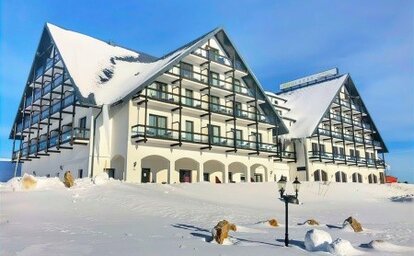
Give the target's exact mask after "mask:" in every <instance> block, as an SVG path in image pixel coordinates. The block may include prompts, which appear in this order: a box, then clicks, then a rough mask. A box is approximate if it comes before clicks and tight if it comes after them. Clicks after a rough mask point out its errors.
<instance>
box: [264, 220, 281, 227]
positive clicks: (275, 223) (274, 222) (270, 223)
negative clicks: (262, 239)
mask: <svg viewBox="0 0 414 256" xmlns="http://www.w3.org/2000/svg"><path fill="white" fill-rule="evenodd" d="M267 222H268V223H269V225H270V226H272V227H278V226H279V224H278V223H277V220H276V219H270V220H268V221H267Z"/></svg>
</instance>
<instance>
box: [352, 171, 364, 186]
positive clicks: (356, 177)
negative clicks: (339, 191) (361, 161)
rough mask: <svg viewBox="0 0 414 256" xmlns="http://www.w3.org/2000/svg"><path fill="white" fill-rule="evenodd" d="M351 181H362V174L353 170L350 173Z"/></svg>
mask: <svg viewBox="0 0 414 256" xmlns="http://www.w3.org/2000/svg"><path fill="white" fill-rule="evenodd" d="M352 182H356V183H362V175H361V174H359V173H357V172H354V173H353V174H352Z"/></svg>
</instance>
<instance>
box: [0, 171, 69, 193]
mask: <svg viewBox="0 0 414 256" xmlns="http://www.w3.org/2000/svg"><path fill="white" fill-rule="evenodd" d="M24 180H31V181H33V185H32V186H31V187H30V188H27V187H26V186H25V185H24ZM0 187H1V189H2V190H5V191H29V190H52V189H60V188H64V187H65V186H64V185H63V183H62V181H60V179H59V178H58V177H54V178H47V177H35V176H32V175H30V174H24V175H23V177H15V178H12V179H10V180H9V181H8V182H6V183H3V184H2V185H1V186H0Z"/></svg>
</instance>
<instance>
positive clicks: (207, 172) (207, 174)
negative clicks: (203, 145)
mask: <svg viewBox="0 0 414 256" xmlns="http://www.w3.org/2000/svg"><path fill="white" fill-rule="evenodd" d="M224 168H225V167H224V164H223V163H221V162H219V161H217V160H209V161H207V162H205V163H204V165H203V169H204V173H203V181H209V182H212V183H224Z"/></svg>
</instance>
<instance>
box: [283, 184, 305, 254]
mask: <svg viewBox="0 0 414 256" xmlns="http://www.w3.org/2000/svg"><path fill="white" fill-rule="evenodd" d="M286 183H287V181H286V178H285V177H283V176H282V177H281V178H280V180H279V181H278V182H277V185H278V187H279V192H280V199H281V200H283V201H284V202H285V246H289V232H288V223H289V218H288V216H289V214H288V213H289V204H299V200H298V193H299V188H300V182H299V180H298V177H296V178H295V181H294V182H293V189H294V190H295V195H287V194H286V195H285V192H286Z"/></svg>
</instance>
